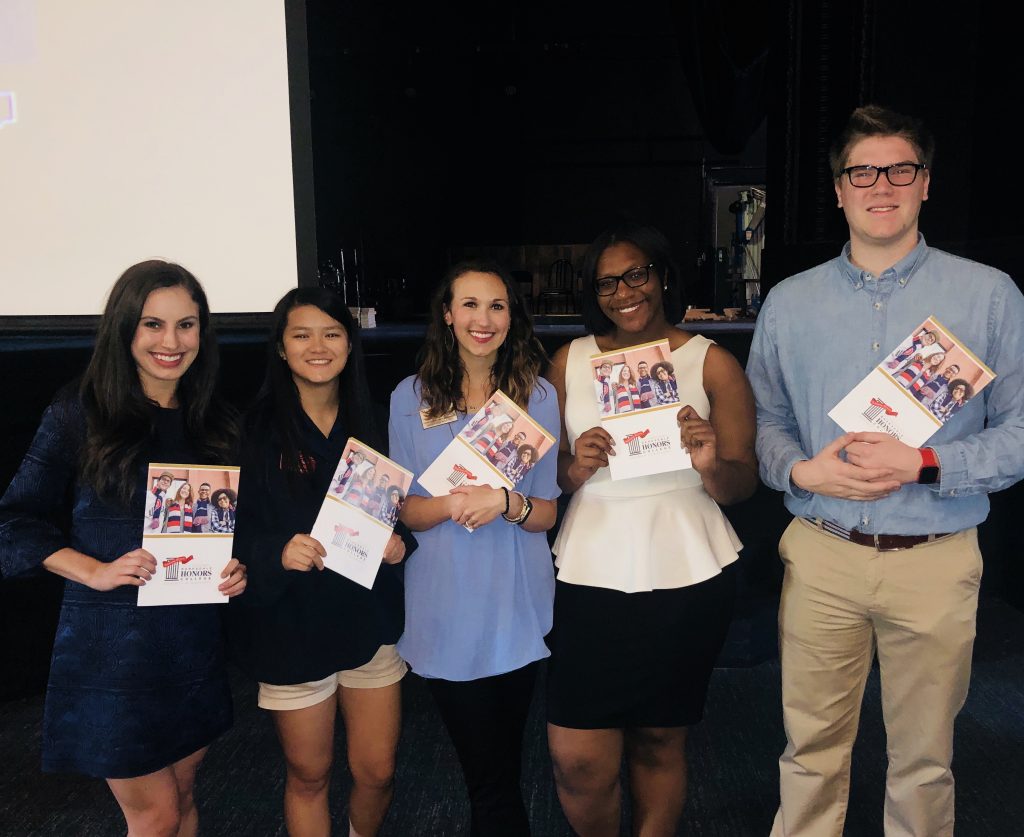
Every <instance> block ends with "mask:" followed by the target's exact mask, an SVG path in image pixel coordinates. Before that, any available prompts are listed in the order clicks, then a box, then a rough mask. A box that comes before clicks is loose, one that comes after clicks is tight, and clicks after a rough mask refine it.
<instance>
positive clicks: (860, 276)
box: [838, 233, 928, 290]
mask: <svg viewBox="0 0 1024 837" xmlns="http://www.w3.org/2000/svg"><path fill="white" fill-rule="evenodd" d="M927 257H928V245H927V243H926V242H925V240H924V236H923V235H922V234H921V233H918V234H917V245H916V246H915V247H914V249H913V250H911V251H910V252H909V253H907V255H905V256H904V257H903V258H902V259H900V260H899V261H898V262H896V264H894V265H893V266H892V267H890V268H889V269H888V270H884V271H882V274H881V278H886V279H888V278H892V279H894V280H895V282H896V287H898V288H905V287H906V286H907V285H908V284H909V283H910V280H911V279H912V278H913V276H914V274H915V273H917V269H918V268H919V267H920V266H921V265H922V264H924V261H925V259H926V258H927ZM838 262H839V270H840V272H841V273H842V274H843V275H844V276H845V277H846V278H847V279H848V280H849V282H850V284H851V285H853V287H854V289H855V290H860V289H861V288H863V287H864V285H865V284H866V283H867V282H869V281H870V282H874V280H875V279H877V278H879V277H876V276H872V275H871V274H870V273H869V272H868V271H866V270H862V269H861V268H859V267H857V265H855V264H854V263H853V262H852V261H850V242H849V241H847V242H846V244H845V245H844V246H843V252H842V253H840V254H839V259H838ZM869 277H870V278H869Z"/></svg>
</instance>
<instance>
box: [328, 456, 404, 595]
mask: <svg viewBox="0 0 1024 837" xmlns="http://www.w3.org/2000/svg"><path fill="white" fill-rule="evenodd" d="M411 484H412V474H411V473H410V472H409V471H407V470H405V468H403V467H402V466H401V465H399V464H397V463H396V462H392V461H391V460H390V459H388V458H387V457H386V456H384V454H381V453H378V452H377V451H375V450H374V449H373V448H371V447H370V446H369V445H365V444H363V443H362V442H360V441H359V440H358V439H356V438H351V439H349V440H348V442H347V443H346V444H345V450H344V452H343V453H342V455H341V461H340V462H339V463H338V468H337V470H336V471H335V472H334V477H333V478H332V479H331V487H330V488H329V489H328V490H327V495H326V496H325V497H324V502H323V505H322V506H321V507H320V513H319V514H318V515H317V516H316V522H315V523H314V524H313V531H312V532H310V535H311V536H312V537H314V538H316V539H317V540H318V541H320V543H322V544H323V546H324V549H326V550H327V557H326V558H324V566H325V567H326V568H327V569H329V570H334V572H336V573H338V574H339V575H343V576H345V577H346V578H349V579H351V580H352V581H354V582H356V584H361V585H362V586H363V587H366V588H368V589H369V588H371V587H373V581H374V579H375V578H376V577H377V570H378V569H380V563H381V559H382V558H383V556H384V548H385V547H386V546H387V543H388V540H389V539H390V537H391V533H392V531H393V530H394V528H395V524H396V523H397V522H398V513H399V512H400V511H401V509H402V503H404V502H405V495H406V494H408V492H409V486H410V485H411Z"/></svg>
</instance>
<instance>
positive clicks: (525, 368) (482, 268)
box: [416, 260, 547, 419]
mask: <svg viewBox="0 0 1024 837" xmlns="http://www.w3.org/2000/svg"><path fill="white" fill-rule="evenodd" d="M466 273H490V274H492V275H493V276H497V277H498V278H499V279H500V280H501V282H502V284H503V285H504V286H505V292H506V293H507V294H508V308H509V329H508V334H507V335H506V337H505V342H504V343H502V344H501V346H500V347H499V348H498V356H497V357H496V358H495V359H494V365H493V366H492V367H491V387H492V388H493V389H495V390H498V389H500V390H501V391H502V392H504V393H505V394H506V395H507V396H508V397H509V398H511V399H512V400H513V401H515V402H516V404H518V405H519V406H520V407H522V408H523V409H524V410H525V409H526V408H527V406H528V405H529V402H530V395H531V394H532V393H533V391H534V389H535V388H536V386H537V379H538V378H539V377H540V371H541V369H543V368H544V365H545V364H546V363H547V354H546V352H545V351H544V347H543V346H542V345H541V344H540V340H538V339H537V335H536V334H534V332H533V320H532V318H531V317H530V312H529V310H527V308H526V303H525V301H524V300H523V295H522V293H521V292H520V290H519V287H518V286H517V285H516V283H515V281H514V280H513V279H512V277H511V276H510V275H509V273H508V271H507V270H505V268H503V267H502V266H501V265H499V264H497V263H496V262H492V261H485V260H472V261H464V262H459V263H458V264H457V265H455V266H454V267H453V268H451V270H449V271H448V273H446V274H445V277H444V280H443V281H442V282H441V285H440V286H439V287H438V289H437V290H436V291H435V292H434V297H433V299H432V300H431V303H430V325H429V326H427V336H426V339H425V341H424V343H423V347H422V348H421V349H420V355H419V365H420V368H419V372H418V373H417V375H416V378H417V381H418V382H419V387H420V398H421V399H422V401H423V404H424V405H425V406H426V408H427V416H428V418H432V419H436V418H440V417H441V416H443V415H445V414H447V413H449V412H451V411H452V410H456V409H461V410H464V409H465V408H466V405H465V403H464V401H463V397H462V376H463V374H464V373H465V367H464V366H463V364H462V358H461V357H460V356H459V345H458V341H456V340H455V339H454V337H453V335H452V333H451V331H450V330H449V329H448V326H447V325H446V324H445V321H444V315H445V312H446V311H448V310H449V309H450V308H451V304H452V286H453V285H454V284H455V280H456V279H458V278H459V277H460V276H462V275H463V274H466Z"/></svg>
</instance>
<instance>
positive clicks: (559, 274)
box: [535, 259, 576, 314]
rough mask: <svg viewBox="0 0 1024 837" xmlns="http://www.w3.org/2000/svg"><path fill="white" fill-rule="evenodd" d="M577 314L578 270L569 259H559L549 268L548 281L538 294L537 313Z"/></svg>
mask: <svg viewBox="0 0 1024 837" xmlns="http://www.w3.org/2000/svg"><path fill="white" fill-rule="evenodd" d="M552 307H554V309H555V313H558V314H575V313H576V269H575V268H574V267H573V266H572V262H570V261H569V260H568V259H558V260H556V261H554V262H552V263H551V267H549V268H548V275H547V281H546V282H545V283H544V284H543V285H542V286H541V289H540V292H539V293H538V294H537V301H536V309H535V311H536V313H538V314H550V313H551V309H552Z"/></svg>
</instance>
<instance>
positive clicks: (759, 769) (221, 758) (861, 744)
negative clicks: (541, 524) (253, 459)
mask: <svg viewBox="0 0 1024 837" xmlns="http://www.w3.org/2000/svg"><path fill="white" fill-rule="evenodd" d="M234 680H235V686H236V701H237V712H236V720H235V726H234V727H233V729H232V730H231V731H230V732H229V733H228V734H227V735H225V736H224V737H223V738H222V739H221V740H219V741H218V742H217V743H216V744H215V745H214V746H213V748H212V749H211V751H210V754H209V756H208V757H207V759H206V762H205V764H204V765H203V767H202V769H201V771H200V774H199V780H198V791H197V792H198V799H199V806H200V812H201V818H202V834H204V835H207V836H208V837H213V836H214V835H216V836H217V837H219V835H278V834H281V835H283V834H284V833H285V832H284V827H283V822H282V817H281V788H282V782H283V768H282V763H281V756H280V751H279V749H278V745H277V741H276V739H275V737H274V733H273V730H272V727H271V724H270V721H269V718H268V717H267V716H266V715H265V714H264V713H262V712H260V711H259V710H257V709H256V708H255V699H254V689H253V687H252V686H251V685H250V684H248V683H246V682H245V681H244V679H242V678H241V677H240V676H237V677H235V679H234ZM404 695H405V717H404V722H403V733H402V744H401V748H400V752H399V763H398V774H397V779H396V792H395V801H394V804H393V805H392V808H391V811H390V813H389V815H388V819H387V822H386V824H385V828H384V834H386V835H459V834H465V833H467V830H468V829H467V827H466V822H467V810H468V809H467V804H466V799H465V793H464V791H463V789H462V784H461V777H460V774H459V769H458V764H457V762H456V760H455V756H454V753H453V752H452V749H451V746H450V745H449V743H448V741H447V739H446V737H445V735H444V731H443V729H442V728H441V726H440V722H439V720H438V718H437V714H436V712H435V711H434V709H433V706H432V705H431V703H430V699H429V696H428V695H427V693H426V691H425V689H424V688H423V685H422V683H421V682H419V681H417V680H416V679H415V678H413V677H410V678H407V681H406V685H405V691H404ZM541 710H542V707H541V705H540V700H539V699H538V700H536V701H535V705H534V711H533V714H532V716H531V721H530V726H529V728H528V731H527V736H528V745H527V747H526V751H525V753H524V771H525V775H526V777H527V781H526V782H525V786H524V793H525V795H526V799H527V804H528V807H529V810H530V818H531V822H532V825H533V833H534V834H535V835H540V836H541V837H546V835H552V837H554V836H555V835H568V834H569V833H570V832H569V829H568V827H567V825H566V823H565V820H564V819H563V817H562V815H561V812H560V810H559V807H558V801H557V799H556V797H555V793H554V787H553V784H552V780H551V768H550V762H549V760H548V757H547V751H546V747H545V742H544V728H543V722H542V714H543V713H542V711H541ZM41 713H42V698H41V697H35V698H31V699H27V700H21V701H12V702H9V703H5V704H0V759H2V761H0V835H3V837H14V835H17V837H22V835H57V836H58V837H91V835H96V837H99V835H104V837H106V835H121V834H123V833H124V827H123V823H122V820H121V818H120V815H119V812H118V809H117V806H116V805H115V803H114V801H113V799H112V797H111V796H110V794H109V792H108V791H107V790H106V787H105V785H104V784H103V783H102V782H99V781H94V780H89V779H83V778H81V777H78V776H66V775H61V776H55V775H46V774H42V773H40V772H39V768H38V765H39V722H40V717H41ZM783 741H784V737H783V732H782V724H781V718H780V711H779V670H778V662H777V661H772V662H767V663H762V664H760V665H758V666H754V667H751V668H723V669H719V670H717V671H716V672H715V676H714V679H713V681H712V684H711V692H710V695H709V697H708V706H707V714H706V717H705V720H704V722H703V723H702V724H701V725H700V726H699V727H697V728H695V729H694V730H693V732H692V733H691V736H690V746H689V756H690V770H691V783H690V799H689V803H688V805H687V810H686V816H685V819H684V822H683V824H682V826H681V828H680V831H679V834H684V835H708V837H753V835H764V834H767V832H768V829H769V827H770V824H771V820H772V817H773V815H774V810H775V805H776V802H777V789H776V759H777V757H778V754H779V752H780V750H781V748H782V745H783ZM338 753H339V758H340V762H339V769H338V770H336V772H335V777H334V782H333V788H332V794H333V806H332V808H333V811H334V816H335V830H336V833H337V834H339V835H343V834H346V833H347V831H346V830H345V828H344V827H343V826H342V824H343V823H344V822H345V819H344V798H345V794H346V792H347V787H348V775H347V772H346V770H345V769H344V766H343V764H344V757H343V753H344V748H343V741H342V740H341V735H340V734H339V737H338ZM1022 760H1024V614H1022V613H1020V612H1019V611H1017V610H1014V609H1013V608H1011V607H1009V606H1008V605H1006V604H1004V603H1002V602H1001V601H999V600H997V599H986V600H983V602H982V607H981V610H980V613H979V631H978V642H977V646H976V650H975V665H974V680H973V684H972V688H971V694H970V697H969V698H968V701H967V706H966V708H965V709H964V711H963V713H962V714H961V716H960V720H959V724H958V727H957V735H956V762H955V765H954V767H955V772H956V775H957V835H958V837H1011V836H1012V835H1024V766H1022V763H1021V762H1022ZM853 769H854V779H853V787H852V791H851V799H850V813H849V817H848V821H847V830H846V833H847V835H855V837H859V835H879V834H881V833H882V827H881V809H882V794H883V785H884V775H885V748H884V734H883V730H882V721H881V710H880V708H879V704H878V678H877V672H875V673H873V674H872V677H871V679H870V681H869V684H868V690H867V697H866V699H865V710H864V714H863V719H862V724H861V733H860V737H859V738H858V741H857V747H856V749H855V752H854V763H853Z"/></svg>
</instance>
